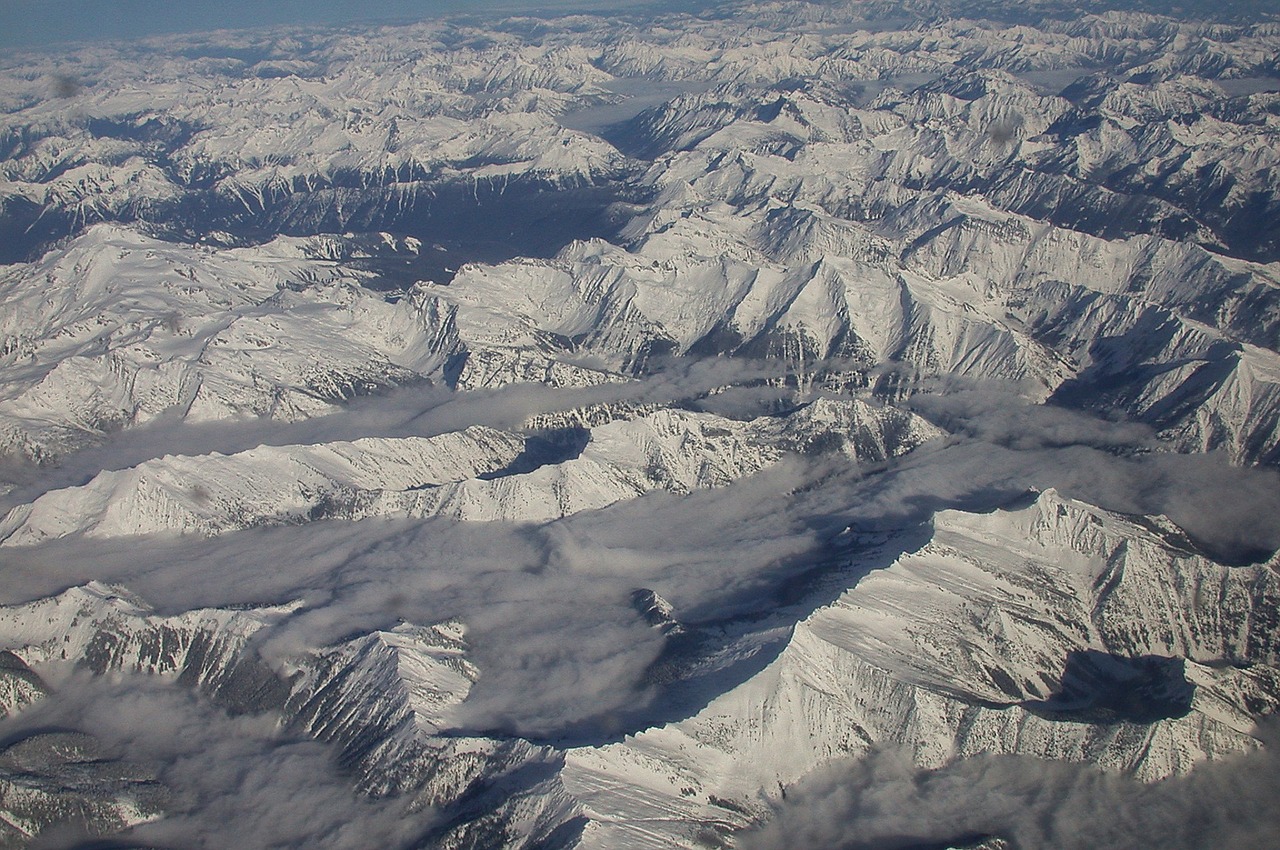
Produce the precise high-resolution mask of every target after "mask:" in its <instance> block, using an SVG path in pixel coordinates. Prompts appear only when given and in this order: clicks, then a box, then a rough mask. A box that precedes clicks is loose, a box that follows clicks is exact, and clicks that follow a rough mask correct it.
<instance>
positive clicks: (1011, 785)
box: [742, 725, 1280, 850]
mask: <svg viewBox="0 0 1280 850" xmlns="http://www.w3.org/2000/svg"><path fill="white" fill-rule="evenodd" d="M1275 733H1276V729H1275V727H1274V725H1272V726H1271V727H1268V730H1267V733H1266V736H1265V737H1266V738H1267V740H1268V742H1269V744H1270V746H1269V747H1268V748H1267V749H1266V750H1263V751H1259V752H1254V753H1250V754H1248V755H1242V756H1237V757H1233V758H1231V759H1227V760H1224V761H1222V762H1220V763H1216V764H1210V765H1205V766H1202V767H1200V768H1198V769H1197V770H1196V771H1195V772H1194V773H1192V774H1191V775H1190V776H1187V777H1181V778H1174V779H1168V780H1165V781H1163V782H1159V783H1155V784H1150V785H1148V784H1143V783H1141V782H1137V781H1135V780H1132V779H1128V778H1125V777H1123V776H1118V775H1115V774H1107V773H1104V772H1102V771H1100V770H1098V769H1097V768H1094V767H1092V766H1090V765H1079V764H1067V763H1061V762H1046V761H1040V760H1037V759H1028V758H1020V757H1014V756H1002V757H998V758H995V757H983V758H973V759H967V760H963V761H960V762H957V763H955V764H954V765H951V766H949V767H947V768H944V769H942V770H938V771H921V770H918V769H916V768H915V767H914V766H913V765H912V764H911V761H910V759H909V758H907V757H905V756H903V755H902V754H901V753H897V752H892V751H881V752H877V753H875V754H873V755H871V756H868V757H867V758H866V759H863V760H861V761H859V762H857V763H855V764H841V765H833V766H831V767H829V768H827V769H824V770H822V771H820V772H819V774H818V775H815V776H813V777H811V778H809V779H808V780H806V781H805V782H802V783H801V784H800V786H799V787H798V788H795V789H793V790H792V791H791V792H790V793H788V795H787V799H786V800H785V801H784V802H783V803H782V805H781V806H780V807H779V808H778V811H777V813H776V817H775V818H774V819H773V820H772V821H771V822H770V823H769V824H768V825H766V826H765V827H764V828H762V829H760V830H758V831H756V832H752V833H746V834H744V835H743V836H742V847H743V848H744V850H775V848H787V850H819V848H821V850H897V848H902V850H906V848H920V847H935V846H936V847H944V846H949V845H948V842H954V841H960V840H967V841H972V840H974V839H975V838H978V837H980V836H993V837H1000V838H1003V839H1005V840H1006V841H1010V842H1011V843H1012V844H1013V846H1014V847H1016V848H1021V850H1031V848H1047V847H1053V848H1057V850H1076V848H1079V850H1086V848H1087V850H1094V848H1108V850H1127V848H1134V850H1137V848H1151V847H1167V848H1175V847H1176V848H1179V850H1196V848H1205V850H1237V849H1238V850H1244V848H1255V847H1275V846H1277V844H1278V843H1280V823H1277V822H1276V820H1275V819H1274V818H1269V817H1267V816H1266V815H1265V814H1264V813H1266V812H1269V811H1271V810H1272V808H1273V807H1274V805H1275V799H1276V795H1277V793H1280V758H1277V757H1276V754H1275V752H1274V748H1275V746H1276V744H1278V743H1280V741H1278V740H1277V738H1276V734H1275Z"/></svg>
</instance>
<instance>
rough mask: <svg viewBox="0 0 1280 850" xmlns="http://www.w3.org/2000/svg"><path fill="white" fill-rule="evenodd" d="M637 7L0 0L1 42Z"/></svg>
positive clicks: (470, 1)
mask: <svg viewBox="0 0 1280 850" xmlns="http://www.w3.org/2000/svg"><path fill="white" fill-rule="evenodd" d="M641 5H647V4H646V3H644V2H643V0H377V2H369V0H364V2H361V0H354V2H352V1H351V0H348V2H343V0H217V2H199V0H197V2H182V0H177V2H175V0H96V2H95V0H0V47H13V46H17V45H36V44H49V43H54V42H63V41H82V40H96V39H118V38H137V37H140V36H145V35H154V34H157V33H166V32H187V31H195V30H208V29H223V28H240V27H254V26H263V25H270V24H282V23H291V22H298V23H343V22H348V21H386V20H415V19H420V18H430V17H436V16H439V15H443V14H452V13H458V12H466V11H484V10H493V9H507V10H513V11H514V10H536V9H544V10H553V9H570V8H591V9H595V8H602V7H624V6H641ZM655 5H656V4H655ZM664 5H687V6H695V5H705V4H699V3H694V2H687V3H666V4H664Z"/></svg>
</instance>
